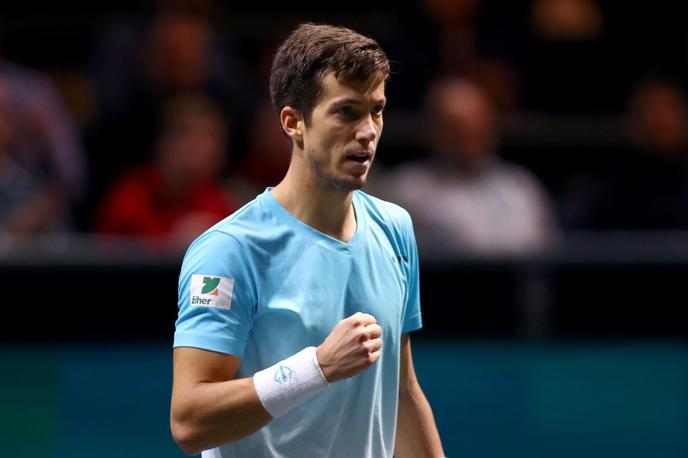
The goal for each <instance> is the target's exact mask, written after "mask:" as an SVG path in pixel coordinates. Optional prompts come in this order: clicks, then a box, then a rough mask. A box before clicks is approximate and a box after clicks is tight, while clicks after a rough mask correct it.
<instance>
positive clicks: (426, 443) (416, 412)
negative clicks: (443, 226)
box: [394, 383, 444, 458]
mask: <svg viewBox="0 0 688 458" xmlns="http://www.w3.org/2000/svg"><path fill="white" fill-rule="evenodd" d="M394 456H395V457H396V458H406V457H410V458H423V457H428V458H439V457H442V456H444V451H443V449H442V442H441V441H440V435H439V433H438V431H437V425H436V424H435V419H434V417H433V414H432V409H431V407H430V403H428V400H427V399H426V397H425V395H424V394H423V391H422V390H421V388H420V386H419V385H418V384H417V383H413V385H412V386H410V387H408V389H402V390H401V391H400V395H399V413H398V416H397V435H396V446H395V448H394Z"/></svg>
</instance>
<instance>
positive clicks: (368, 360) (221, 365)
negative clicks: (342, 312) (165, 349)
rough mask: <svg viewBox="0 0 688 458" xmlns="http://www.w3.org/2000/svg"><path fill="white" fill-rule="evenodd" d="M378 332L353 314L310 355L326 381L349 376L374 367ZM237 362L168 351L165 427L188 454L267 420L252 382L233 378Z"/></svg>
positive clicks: (198, 352)
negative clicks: (169, 385) (171, 369)
mask: <svg viewBox="0 0 688 458" xmlns="http://www.w3.org/2000/svg"><path fill="white" fill-rule="evenodd" d="M381 334H382V329H381V328H380V326H379V325H378V324H377V321H376V320H375V318H374V317H373V316H371V315H368V314H364V313H355V314H354V315H352V316H350V317H349V318H345V319H343V320H341V321H340V322H339V323H337V325H336V326H335V328H334V329H333V330H332V332H331V333H330V335H329V336H327V338H326V339H325V341H324V342H323V343H322V344H321V345H320V346H318V347H317V349H316V352H315V354H316V358H317V361H318V364H319V365H320V368H321V370H322V372H323V375H324V376H325V379H326V380H327V382H328V383H334V382H336V381H339V380H342V379H345V378H348V377H352V376H354V375H356V374H358V373H360V372H362V371H364V370H366V369H367V368H368V367H370V366H371V365H372V364H374V363H375V362H376V361H377V360H378V359H379V358H380V349H381V347H382V339H381ZM240 362H241V358H239V357H238V356H233V355H227V354H222V353H216V352H212V351H206V350H199V349H196V348H189V347H179V348H175V349H174V374H173V376H174V382H173V387H172V407H171V410H170V427H171V429H172V435H173V436H174V439H175V441H176V442H177V443H178V444H179V446H180V447H181V448H182V449H183V450H184V452H186V453H188V454H189V455H192V454H196V453H199V452H201V451H203V450H208V449H210V448H213V447H217V446H218V445H221V444H225V443H227V442H232V441H234V440H237V439H240V438H242V437H245V436H248V435H249V434H251V433H253V432H255V431H257V430H258V429H260V428H261V427H263V426H264V425H265V424H267V423H268V422H270V420H272V416H271V415H270V414H269V413H268V411H267V410H266V409H265V407H264V406H263V403H262V402H261V399H260V398H259V397H258V392H257V391H256V387H255V383H254V380H253V378H251V377H249V378H242V379H234V377H235V375H236V372H237V370H238V369H239V364H240ZM268 408H269V406H268Z"/></svg>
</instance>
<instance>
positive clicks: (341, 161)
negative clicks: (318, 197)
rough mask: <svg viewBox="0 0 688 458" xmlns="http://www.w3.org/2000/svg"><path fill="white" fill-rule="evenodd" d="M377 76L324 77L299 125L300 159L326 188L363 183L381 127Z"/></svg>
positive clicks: (351, 187) (380, 85)
mask: <svg viewBox="0 0 688 458" xmlns="http://www.w3.org/2000/svg"><path fill="white" fill-rule="evenodd" d="M385 101H386V100H385V84H384V80H383V79H382V78H377V79H373V78H371V80H369V81H365V82H360V81H344V80H341V79H339V80H338V79H336V78H335V77H334V75H333V74H332V73H328V74H327V75H326V76H325V77H324V78H323V93H322V95H321V97H320V99H319V101H318V103H317V105H316V106H315V107H314V109H313V112H312V114H311V120H310V122H309V123H308V125H307V126H306V125H305V124H304V127H303V150H304V159H305V161H304V162H305V163H306V165H307V166H308V167H310V170H311V172H312V173H313V174H314V176H315V178H316V180H317V181H318V182H319V183H320V184H322V185H323V186H325V187H326V188H328V189H331V190H335V191H346V192H349V191H353V190H355V189H360V188H362V187H363V186H364V185H365V183H366V179H367V176H368V171H369V170H370V166H371V164H372V162H373V159H374V157H375V150H376V148H377V143H378V141H379V140H380V134H381V133H382V124H383V123H382V110H383V108H384V106H385Z"/></svg>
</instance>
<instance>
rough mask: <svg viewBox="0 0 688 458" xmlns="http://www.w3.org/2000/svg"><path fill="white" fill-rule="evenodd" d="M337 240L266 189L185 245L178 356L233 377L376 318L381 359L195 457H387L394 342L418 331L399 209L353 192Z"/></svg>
mask: <svg viewBox="0 0 688 458" xmlns="http://www.w3.org/2000/svg"><path fill="white" fill-rule="evenodd" d="M353 205H354V210H355V213H356V222H357V228H356V233H355V234H354V237H353V238H352V239H351V240H350V241H349V242H346V243H345V242H342V241H340V240H337V239H335V238H333V237H330V236H328V235H326V234H324V233H322V232H319V231H317V230H315V229H313V228H312V227H310V226H308V225H306V224H304V223H303V222H301V221H300V220H298V219H297V218H295V217H294V216H292V215H291V214H290V213H289V212H287V211H286V209H284V207H282V205H281V204H280V203H279V202H278V201H277V199H275V197H274V196H273V195H272V193H271V192H270V189H266V190H265V192H264V193H262V194H261V195H259V196H258V197H257V198H256V199H254V200H253V201H251V202H250V203H248V204H247V205H245V206H244V207H243V208H241V209H240V210H238V211H237V212H236V213H234V214H232V215H231V216H229V217H227V218H226V219H224V220H223V221H221V222H219V223H218V224H216V225H215V226H213V227H212V228H210V229H208V230H207V231H206V232H205V233H203V234H202V235H201V236H200V237H198V238H197V239H196V240H195V241H194V242H193V243H192V244H191V246H190V247H189V249H188V251H187V253H186V256H185V257H184V262H183V264H182V269H181V274H180V277H179V318H178V319H177V323H176V332H175V335H174V346H175V347H195V348H202V349H205V350H212V351H217V352H221V353H227V354H232V355H238V356H240V357H241V358H242V360H241V365H240V367H239V371H238V374H237V378H241V377H249V376H252V375H253V374H254V373H255V372H258V371H259V370H262V369H264V368H266V367H269V366H271V365H273V364H275V363H276V362H278V361H280V360H282V359H285V358H287V357H289V356H291V355H293V354H294V353H296V352H298V351H300V350H302V349H303V348H305V347H307V346H311V345H312V346H317V345H320V344H321V343H322V341H323V340H324V339H325V338H326V337H327V336H328V335H329V333H330V332H331V331H332V329H333V328H334V327H335V325H336V324H337V323H338V322H339V321H340V320H342V319H344V318H346V317H348V316H350V315H353V314H354V313H356V312H364V313H369V314H371V315H373V316H374V317H375V318H376V319H377V321H378V324H379V325H380V326H381V327H382V338H383V341H384V342H383V346H382V351H381V357H380V359H379V360H378V361H377V362H376V363H375V364H373V365H372V366H371V367H369V368H368V369H367V370H365V371H364V372H362V373H360V374H358V375H356V376H354V377H351V378H348V379H345V380H341V381H339V382H336V383H333V384H331V385H330V386H329V387H328V388H327V389H326V390H325V391H323V392H321V393H319V394H318V395H316V396H314V397H312V398H310V399H309V400H307V401H306V402H304V403H303V404H301V405H300V406H298V407H297V408H295V409H293V410H291V411H290V412H288V413H286V414H285V415H283V416H281V417H279V418H277V419H275V420H273V421H271V422H270V423H268V424H267V425H266V426H264V427H263V428H261V429H260V430H258V431H257V432H255V433H253V434H251V435H250V436H247V437H245V438H242V439H240V440H238V441H235V442H232V443H230V444H226V445H223V446H221V447H217V448H215V449H213V450H208V451H206V452H203V457H204V458H210V457H213V458H219V457H222V458H230V457H231V458H235V457H236V458H261V457H290V458H291V457H293V458H298V457H342V458H352V457H356V458H361V457H371V458H381V457H390V458H391V457H392V454H393V451H394V439H395V431H396V418H397V401H398V393H399V353H400V340H401V334H402V333H405V332H410V331H414V330H417V329H420V327H421V326H422V323H421V314H420V300H419V286H418V255H417V249H416V242H415V239H414V235H413V228H412V225H411V218H410V217H409V215H408V213H407V212H406V211H405V210H404V209H402V208H401V207H399V206H397V205H394V204H392V203H388V202H384V201H382V200H380V199H377V198H375V197H372V196H369V195H367V194H365V193H363V192H361V191H355V192H354V195H353Z"/></svg>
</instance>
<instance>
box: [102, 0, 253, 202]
mask: <svg viewBox="0 0 688 458" xmlns="http://www.w3.org/2000/svg"><path fill="white" fill-rule="evenodd" d="M206 3H208V2H188V1H187V2H183V1H182V2H179V1H177V2H163V4H162V5H161V6H160V7H159V8H158V9H157V10H156V11H155V12H154V14H153V18H152V20H150V21H149V22H146V23H144V24H139V23H136V22H135V21H133V20H128V21H115V20H113V21H112V22H111V24H110V25H109V26H108V27H106V28H105V30H104V32H103V33H102V40H101V42H100V44H99V46H98V47H97V50H96V54H95V67H96V68H95V79H96V87H97V90H98V94H99V103H100V108H99V110H100V116H99V118H98V121H97V122H96V124H95V126H94V128H93V130H92V131H90V133H89V149H90V151H91V154H92V155H93V161H92V162H93V174H94V183H93V185H94V189H93V192H94V194H95V195H96V196H99V195H101V193H102V191H103V190H104V188H106V187H107V186H108V185H109V183H110V182H111V180H112V179H113V178H114V177H115V176H117V175H118V174H119V173H120V172H121V171H122V170H124V169H126V168H128V167H130V166H131V165H133V164H137V163H141V162H144V161H147V160H148V159H150V158H149V157H147V156H146V155H145V152H147V151H150V150H151V147H152V143H153V142H154V137H155V132H156V131H157V130H158V128H159V126H157V125H156V124H155V121H156V119H157V117H156V115H157V113H159V111H160V109H161V107H162V106H163V105H164V104H165V103H166V102H167V101H168V100H169V99H171V98H173V97H175V96H176V95H180V94H183V93H198V92H200V93H203V94H205V95H207V96H209V97H211V98H212V99H213V100H214V102H215V103H216V104H218V105H219V107H220V109H221V110H222V111H223V113H224V115H225V116H226V117H228V118H229V119H231V120H232V121H233V123H237V122H241V120H242V119H243V118H244V117H245V116H247V115H248V114H249V113H250V111H251V109H252V101H253V99H252V96H251V94H252V80H251V77H250V73H249V71H248V70H247V68H246V65H245V63H244V62H243V60H242V58H241V57H240V56H239V55H238V53H237V51H236V50H235V49H234V48H233V47H232V43H231V42H229V40H225V39H224V37H223V36H221V35H220V34H219V33H218V31H217V30H216V28H215V27H214V25H213V22H212V19H211V14H212V13H213V10H212V8H210V7H208V6H207V5H206ZM196 4H199V5H200V6H199V5H196ZM240 127H241V126H240ZM240 127H239V128H237V129H235V132H236V133H241V132H242V131H243V129H241V128H240ZM233 140H234V139H233Z"/></svg>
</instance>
